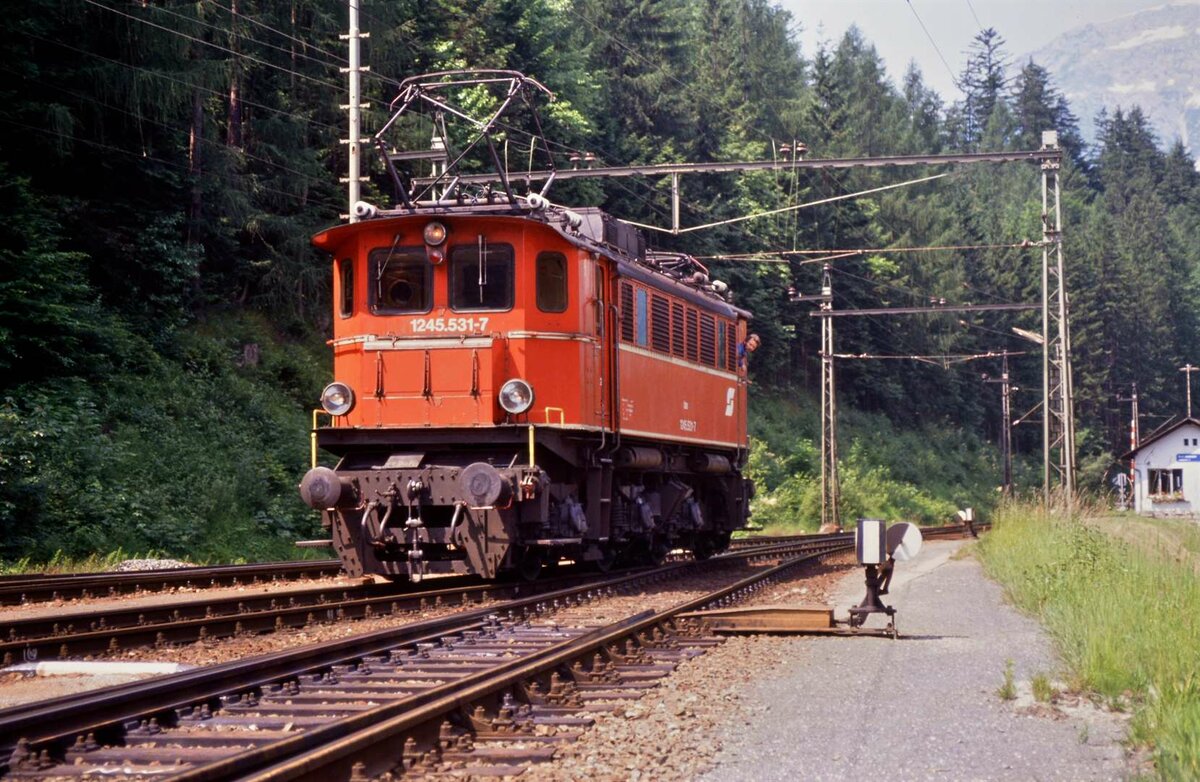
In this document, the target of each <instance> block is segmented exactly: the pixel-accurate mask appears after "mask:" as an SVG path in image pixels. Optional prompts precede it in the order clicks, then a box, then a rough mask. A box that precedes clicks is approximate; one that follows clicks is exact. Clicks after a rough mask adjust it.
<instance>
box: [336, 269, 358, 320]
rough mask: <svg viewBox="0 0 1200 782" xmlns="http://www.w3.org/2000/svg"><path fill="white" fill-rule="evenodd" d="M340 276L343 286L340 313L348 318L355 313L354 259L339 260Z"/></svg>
mask: <svg viewBox="0 0 1200 782" xmlns="http://www.w3.org/2000/svg"><path fill="white" fill-rule="evenodd" d="M338 276H339V278H340V282H341V286H342V290H341V294H342V295H341V297H340V299H339V302H340V304H339V306H338V314H340V315H341V316H342V317H343V318H348V317H350V316H351V315H353V314H354V261H353V260H351V259H349V258H343V259H342V260H340V261H338Z"/></svg>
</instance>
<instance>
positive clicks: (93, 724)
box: [0, 540, 846, 770]
mask: <svg viewBox="0 0 1200 782" xmlns="http://www.w3.org/2000/svg"><path fill="white" fill-rule="evenodd" d="M845 545H846V542H845V541H844V540H840V541H828V540H818V541H806V542H802V543H795V544H789V545H784V546H772V547H765V548H764V549H761V550H752V551H749V552H745V553H742V554H740V555H737V556H731V557H727V558H724V559H723V560H720V561H718V562H717V564H720V562H726V563H732V562H736V561H737V560H748V561H753V560H755V559H762V558H766V557H770V558H776V557H780V556H784V555H785V554H786V553H787V552H788V551H793V552H795V551H803V550H808V551H813V550H819V551H825V552H827V551H828V550H831V549H833V548H837V547H845ZM697 565H698V563H691V562H688V563H680V564H674V565H668V566H666V567H664V568H660V569H657V570H654V571H649V572H642V573H637V574H630V575H624V576H620V577H617V578H615V579H607V580H605V581H601V582H591V583H589V584H586V585H582V586H576V587H572V588H567V589H560V590H556V591H552V592H548V593H542V594H537V595H532V596H528V597H522V598H517V599H514V600H510V601H506V602H502V603H500V604H497V605H491V606H486V607H483V608H475V609H468V610H466V611H463V612H459V613H456V614H453V615H450V616H446V617H440V618H435V619H428V620H422V621H418V622H414V623H409V624H406V625H403V626H401V627H398V628H390V629H387V630H382V631H376V632H372V633H367V634H364V635H360V636H355V637H351V638H347V639H339V640H336V641H332V642H326V643H321V644H315V645H312V646H308V647H304V648H301V649H297V650H287V651H284V652H277V653H273V654H268V655H264V656H261V657H256V658H253V659H252V660H237V661H233V662H229V663H224V664H220V665H216V666H211V667H206V668H201V669H196V670H192V671H186V672H184V673H179V674H172V675H169V676H163V677H159V678H156V679H153V680H148V681H139V682H131V683H129V684H125V685H119V686H116V687H112V688H107V689H105V690H102V691H97V692H85V693H80V694H76V695H69V696H63V697H60V698H56V699H52V700H48V701H42V702H37V703H31V704H26V705H23V706H17V707H13V708H10V709H5V710H2V711H0V757H7V755H8V754H9V753H11V752H12V751H13V750H17V749H18V745H20V747H21V748H23V749H24V751H36V752H39V753H41V752H45V753H47V755H46V757H50V756H51V753H54V754H58V753H61V752H62V751H63V750H64V749H65V748H66V746H67V745H68V744H69V743H70V741H71V740H73V739H78V740H80V741H82V740H83V738H84V737H85V736H90V737H93V738H94V740H99V741H104V740H113V739H115V738H119V737H120V735H121V734H122V733H123V731H124V726H125V725H126V723H129V722H130V721H135V722H136V721H137V720H139V719H148V718H151V717H155V716H156V715H157V717H159V718H161V719H162V720H163V721H164V722H167V721H169V720H172V719H175V718H176V714H177V710H185V711H191V710H193V709H198V708H219V707H220V704H221V697H222V696H224V695H228V694H230V693H237V692H241V691H245V690H248V689H254V688H259V687H263V686H266V685H267V684H269V683H270V682H274V681H280V680H287V679H290V678H295V677H298V676H301V675H303V674H306V673H312V672H313V671H314V670H321V669H327V668H329V667H330V666H334V665H337V664H339V663H345V662H346V661H353V660H356V659H361V658H364V657H369V656H372V655H379V654H381V653H386V652H388V651H389V650H393V649H395V648H397V647H398V646H411V645H413V644H416V643H420V642H423V641H426V640H429V639H437V638H441V637H444V636H446V635H447V634H455V633H462V632H464V631H468V630H472V629H477V628H478V627H479V626H481V625H482V624H483V623H484V622H485V621H486V620H487V618H488V616H490V615H493V614H495V613H496V612H501V613H503V612H510V613H516V612H523V613H528V612H534V611H536V610H537V607H538V606H539V605H542V606H543V607H544V606H545V605H549V604H553V603H554V602H555V601H559V600H567V599H574V598H575V597H577V596H580V595H584V594H587V593H588V592H589V591H592V592H593V593H594V592H596V591H597V590H612V589H617V588H621V587H623V586H629V585H633V584H649V583H656V582H659V581H662V580H664V579H666V578H668V577H673V576H676V575H678V574H680V573H682V572H684V571H685V570H687V569H692V568H695V567H697ZM20 754H21V753H20V752H18V755H20ZM0 770H2V769H0Z"/></svg>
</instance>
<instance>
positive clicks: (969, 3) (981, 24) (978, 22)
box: [967, 0, 983, 32]
mask: <svg viewBox="0 0 1200 782" xmlns="http://www.w3.org/2000/svg"><path fill="white" fill-rule="evenodd" d="M967 8H970V9H971V16H973V17H975V24H976V25H977V26H978V27H979V31H980V32H983V22H981V21H979V14H977V13H975V6H974V5H972V4H971V0H967Z"/></svg>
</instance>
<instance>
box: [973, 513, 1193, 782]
mask: <svg viewBox="0 0 1200 782" xmlns="http://www.w3.org/2000/svg"><path fill="white" fill-rule="evenodd" d="M979 551H980V555H981V558H982V560H983V563H984V566H985V568H986V569H987V571H988V572H989V573H990V574H991V575H992V576H993V577H994V578H996V579H997V580H999V581H1000V582H1001V583H1002V584H1004V585H1005V587H1006V589H1007V591H1008V594H1009V595H1010V597H1011V598H1012V599H1013V601H1014V602H1015V603H1016V604H1017V605H1019V606H1020V607H1021V608H1023V609H1025V610H1027V611H1029V612H1030V613H1032V614H1034V615H1035V616H1036V617H1038V618H1039V619H1040V620H1042V622H1043V623H1044V624H1045V626H1046V627H1047V629H1048V630H1049V632H1050V633H1051V635H1052V636H1053V638H1054V639H1055V641H1056V642H1057V645H1058V647H1059V649H1060V651H1061V652H1062V655H1063V657H1064V659H1065V661H1066V663H1067V665H1068V667H1069V668H1070V671H1071V673H1072V676H1073V677H1074V682H1073V684H1074V685H1076V686H1077V687H1079V688H1081V689H1086V690H1091V691H1094V692H1096V693H1099V694H1100V695H1102V696H1104V697H1105V698H1106V699H1107V700H1108V701H1109V702H1110V703H1111V704H1113V705H1116V706H1119V707H1124V705H1126V704H1128V705H1129V706H1130V707H1132V708H1133V709H1134V717H1133V722H1132V726H1131V735H1130V738H1131V739H1132V741H1134V742H1135V743H1137V744H1140V745H1144V746H1149V747H1152V748H1153V750H1154V753H1155V760H1156V764H1157V769H1158V773H1159V775H1160V776H1161V777H1162V778H1163V779H1171V780H1185V779H1187V780H1194V779H1200V579H1197V578H1196V576H1195V574H1194V573H1193V572H1192V571H1191V569H1190V568H1187V567H1184V566H1181V565H1180V564H1178V563H1176V562H1173V561H1171V560H1170V559H1167V558H1164V557H1160V556H1157V555H1155V554H1154V553H1151V552H1146V551H1143V550H1140V549H1138V548H1135V547H1132V546H1129V545H1126V544H1122V543H1120V542H1118V541H1116V540H1114V539H1112V538H1110V537H1108V536H1107V535H1105V534H1104V533H1103V532H1102V531H1100V530H1098V529H1096V528H1094V527H1092V526H1085V525H1084V524H1081V523H1079V522H1076V521H1069V520H1062V519H1057V518H1048V517H1046V516H1043V515H1041V514H1040V512H1038V511H1035V510H1030V509H1028V508H1021V507H1010V508H1005V509H1002V510H1000V511H999V513H998V515H997V518H996V523H995V525H994V526H993V528H992V531H991V532H990V533H989V534H988V535H987V536H985V537H984V539H983V541H982V542H981V544H980V547H979Z"/></svg>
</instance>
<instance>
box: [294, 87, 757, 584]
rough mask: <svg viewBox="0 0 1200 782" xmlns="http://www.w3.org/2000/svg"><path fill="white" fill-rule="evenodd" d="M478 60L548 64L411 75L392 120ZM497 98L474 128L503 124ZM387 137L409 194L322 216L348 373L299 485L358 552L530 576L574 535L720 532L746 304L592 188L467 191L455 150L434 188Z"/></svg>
mask: <svg viewBox="0 0 1200 782" xmlns="http://www.w3.org/2000/svg"><path fill="white" fill-rule="evenodd" d="M480 84H483V85H496V84H499V85H501V86H504V87H505V88H506V89H507V91H508V95H509V97H510V99H511V96H513V95H515V94H518V93H520V92H521V90H523V89H528V88H529V87H530V85H532V86H533V87H538V86H540V85H536V83H535V82H532V81H531V80H529V79H526V78H525V77H523V76H521V75H520V74H515V73H508V72H489V73H479V72H470V73H456V74H433V75H430V76H425V77H418V78H416V79H410V80H408V81H406V82H405V83H404V85H403V87H402V92H401V98H399V99H398V101H400V103H401V105H400V108H399V110H398V111H397V115H396V116H395V117H393V120H392V122H389V123H388V126H389V127H391V126H394V125H395V124H396V121H397V118H398V117H400V116H402V115H403V114H404V112H405V111H407V110H411V108H412V106H413V105H414V104H419V103H420V102H421V101H428V102H431V103H433V104H434V105H436V106H439V107H443V108H444V107H445V106H446V100H447V94H448V93H450V92H451V91H453V90H457V89H463V88H465V87H470V86H478V85H480ZM505 105H507V104H505ZM504 108H505V106H503V105H502V106H501V108H500V109H498V110H497V111H496V112H495V113H494V114H493V116H492V117H491V118H490V119H489V120H487V121H486V122H485V123H483V130H482V132H481V135H480V136H479V137H478V138H477V139H476V140H475V142H474V143H473V144H469V145H468V148H470V147H471V146H477V145H483V144H485V143H486V145H487V146H489V147H490V146H492V138H491V137H490V135H489V134H490V133H493V132H494V131H495V129H496V128H497V127H498V126H500V123H499V122H498V117H500V116H501V115H502V114H503V111H504ZM386 130H387V128H386V127H385V131H386ZM380 138H382V133H381V136H380ZM449 140H450V139H449V137H448V136H443V137H442V138H441V141H442V142H443V144H442V146H443V148H444V147H445V146H448V144H447V142H449ZM380 149H381V151H382V152H383V156H384V161H385V165H386V166H387V168H388V170H389V171H390V172H391V173H392V174H393V179H394V181H395V182H396V183H397V185H398V187H399V188H400V189H398V200H399V201H400V203H398V204H397V205H396V206H395V207H394V208H391V209H387V210H379V209H376V208H375V207H372V206H369V205H366V204H360V205H358V212H359V215H360V217H362V219H360V220H359V221H358V222H354V223H350V224H347V225H342V226H338V227H336V228H331V229H329V230H327V231H324V232H322V233H320V234H318V235H317V236H316V237H315V238H314V240H313V241H314V243H315V244H316V246H317V247H319V248H321V249H323V250H326V251H328V252H329V253H330V254H331V255H332V257H333V269H334V286H333V299H334V334H333V340H332V341H331V345H332V347H333V350H334V378H335V382H334V383H332V384H330V385H329V386H328V387H327V388H326V389H325V391H324V392H323V394H322V398H321V404H322V406H323V408H324V410H325V411H326V412H327V413H328V414H329V416H330V421H329V424H328V425H327V426H322V427H319V428H318V429H317V431H316V438H317V442H318V444H319V446H320V447H321V448H323V449H325V450H326V451H329V452H331V453H333V454H335V455H337V456H338V457H339V462H338V464H337V466H336V467H335V468H333V469H330V468H326V467H314V468H313V469H312V470H310V471H309V473H308V474H307V475H306V476H305V477H304V480H303V482H302V483H301V494H302V496H303V498H304V499H305V501H306V502H308V503H309V504H310V505H311V506H312V507H314V508H318V509H320V510H322V511H323V512H324V513H323V520H324V524H325V526H326V527H328V528H329V529H330V530H331V532H332V536H333V544H334V547H335V548H336V549H337V552H338V554H339V556H340V557H341V559H342V561H343V563H344V565H345V567H346V570H347V571H348V572H349V573H350V574H351V575H362V574H381V575H385V576H388V577H393V578H400V577H405V576H408V577H419V576H421V575H424V574H430V573H478V574H481V575H482V576H484V577H487V578H492V577H495V576H496V575H497V574H499V573H501V572H502V571H508V570H517V571H519V572H521V573H522V574H523V575H524V576H526V577H529V578H532V577H535V576H536V575H537V574H538V572H539V571H540V570H541V568H542V567H543V565H546V564H554V563H557V562H559V561H561V560H564V559H567V560H573V561H577V562H579V561H583V562H592V563H594V564H596V565H597V566H598V567H601V568H607V567H610V566H611V565H612V564H613V563H614V562H615V561H616V560H617V559H619V558H622V557H626V558H629V559H631V560H635V559H644V560H655V559H661V557H663V556H664V555H665V554H666V552H667V551H668V550H670V549H671V548H674V547H685V548H690V549H691V550H692V551H693V552H695V554H696V556H698V557H706V556H709V555H711V554H712V553H714V552H716V551H719V550H721V549H723V548H725V547H726V546H727V544H728V542H729V538H730V534H731V533H732V532H733V531H734V530H736V529H738V528H740V527H742V526H744V524H745V520H746V516H747V513H748V501H749V496H750V491H751V486H750V483H749V481H748V480H746V479H745V478H744V477H743V475H742V470H743V469H744V467H745V463H746V455H747V435H746V373H745V367H744V361H742V360H741V356H740V353H741V351H740V349H739V346H740V345H741V344H742V342H743V341H744V339H745V337H746V328H747V320H748V317H749V316H748V314H747V313H746V312H744V311H742V310H739V309H737V308H736V307H733V306H731V305H730V304H728V303H727V302H726V301H725V299H724V297H723V296H722V289H723V286H722V285H721V284H720V283H713V282H710V281H709V279H708V277H707V275H706V274H705V273H704V271H703V268H702V267H700V266H699V265H698V264H696V263H695V261H694V260H692V259H690V258H688V257H687V256H682V255H678V254H662V253H654V252H649V251H647V250H646V249H645V243H644V240H643V238H642V235H641V234H640V232H639V231H637V229H636V228H634V227H633V226H630V225H628V224H626V223H622V222H620V221H618V220H614V219H612V218H610V217H609V216H608V215H606V214H604V213H603V212H601V211H600V210H598V209H578V210H569V209H565V208H562V207H558V206H555V205H553V204H551V203H550V202H549V201H548V200H547V199H546V198H545V190H546V188H543V190H542V192H541V193H535V194H531V195H528V196H517V195H515V194H513V192H512V191H511V188H510V183H509V182H508V179H507V177H506V175H505V172H504V171H503V170H502V169H501V168H500V167H499V166H497V169H498V170H497V171H496V177H497V180H498V183H499V184H500V185H501V187H500V188H499V189H498V190H493V189H492V188H490V187H489V188H486V189H485V190H482V191H475V192H468V191H467V189H466V188H465V187H464V186H461V185H456V184H455V175H454V170H455V169H454V165H453V162H454V161H453V160H452V159H451V156H450V155H449V154H447V155H446V159H447V161H448V162H450V165H447V166H442V167H439V169H440V170H439V172H438V175H437V176H435V177H431V178H429V179H432V182H429V183H428V184H427V185H426V188H425V195H428V196H429V197H428V198H418V197H415V196H417V195H420V194H421V193H419V192H418V190H417V187H418V185H419V184H421V181H420V180H410V181H409V182H402V181H401V180H402V178H401V176H400V172H399V171H398V166H397V161H403V160H406V159H407V160H411V159H412V158H411V157H410V158H406V157H405V156H404V155H403V153H394V152H389V151H388V147H386V146H384V145H383V144H381V145H380ZM426 156H427V155H426ZM414 157H415V156H414ZM460 157H461V156H460ZM497 159H498V158H497ZM476 179H477V177H476ZM414 182H415V183H414ZM547 187H548V183H547Z"/></svg>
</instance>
